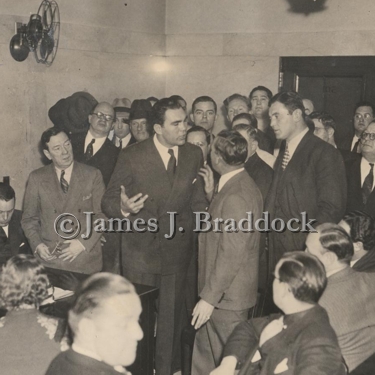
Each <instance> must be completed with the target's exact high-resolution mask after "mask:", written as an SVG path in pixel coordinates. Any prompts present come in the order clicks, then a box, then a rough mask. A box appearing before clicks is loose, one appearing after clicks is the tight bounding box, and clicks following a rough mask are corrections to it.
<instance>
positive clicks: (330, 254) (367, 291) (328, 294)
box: [306, 223, 375, 374]
mask: <svg viewBox="0 0 375 375" xmlns="http://www.w3.org/2000/svg"><path fill="white" fill-rule="evenodd" d="M316 230H317V233H309V235H308V236H307V239H306V250H307V252H309V253H311V254H312V255H315V256H316V257H317V258H318V259H319V260H320V261H321V262H322V263H323V265H324V268H325V271H326V274H327V278H328V283H327V287H326V290H325V291H324V293H323V295H322V297H321V298H320V300H319V304H320V305H321V306H322V307H324V308H325V309H326V310H327V313H328V316H329V321H330V322H331V325H332V328H333V329H334V330H335V332H336V335H337V338H338V341H339V345H340V348H341V353H342V355H343V357H344V359H345V362H346V364H347V365H348V367H349V371H353V370H354V369H355V368H356V367H357V366H359V365H360V364H361V363H362V362H364V361H365V360H366V359H368V358H369V357H371V356H372V355H373V354H374V353H375V347H374V345H373V343H374V341H375V315H374V310H375V290H374V284H375V274H374V273H367V272H357V271H355V270H354V269H352V268H350V261H351V259H352V257H353V252H354V250H353V243H352V241H351V239H350V236H349V235H348V234H347V233H346V232H345V230H344V229H343V228H342V227H340V226H339V225H335V224H331V223H325V224H322V225H319V226H317V227H316ZM374 365H375V362H373V366H374ZM373 369H374V367H373ZM372 373H373V372H371V374H372Z"/></svg>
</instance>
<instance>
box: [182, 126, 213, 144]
mask: <svg viewBox="0 0 375 375" xmlns="http://www.w3.org/2000/svg"><path fill="white" fill-rule="evenodd" d="M191 133H203V134H204V135H205V137H206V142H207V144H208V145H209V144H210V143H211V135H210V133H209V132H208V130H206V129H205V128H203V127H202V126H199V125H194V126H192V127H191V128H190V129H189V130H188V131H187V133H186V136H188V135H189V134H191Z"/></svg>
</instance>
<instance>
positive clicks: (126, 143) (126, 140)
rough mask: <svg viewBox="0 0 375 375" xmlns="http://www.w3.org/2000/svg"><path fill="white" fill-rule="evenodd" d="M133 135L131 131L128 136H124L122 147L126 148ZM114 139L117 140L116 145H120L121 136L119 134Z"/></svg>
mask: <svg viewBox="0 0 375 375" xmlns="http://www.w3.org/2000/svg"><path fill="white" fill-rule="evenodd" d="M131 137H132V134H131V133H129V134H128V135H127V136H126V137H124V138H122V148H125V147H126V146H127V145H128V143H129V142H130V139H131ZM114 140H115V142H114V143H115V146H116V147H120V138H119V137H117V136H114Z"/></svg>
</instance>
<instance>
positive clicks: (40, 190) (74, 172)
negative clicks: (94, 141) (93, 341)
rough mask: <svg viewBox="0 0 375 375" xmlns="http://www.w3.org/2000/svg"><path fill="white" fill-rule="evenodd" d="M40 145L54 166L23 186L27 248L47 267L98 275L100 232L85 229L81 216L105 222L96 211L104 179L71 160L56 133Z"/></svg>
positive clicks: (67, 146) (64, 141) (67, 143)
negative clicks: (96, 273) (89, 214)
mask: <svg viewBox="0 0 375 375" xmlns="http://www.w3.org/2000/svg"><path fill="white" fill-rule="evenodd" d="M41 146H42V149H43V153H44V155H45V156H46V157H47V158H48V159H49V160H51V161H52V163H51V164H49V165H47V166H45V167H42V168H39V169H37V170H35V171H33V172H31V173H30V176H29V180H28V183H27V187H26V193H25V200H24V210H23V215H22V222H21V223H22V228H23V230H24V232H25V235H26V237H27V238H28V240H29V243H30V246H31V249H32V250H33V252H34V254H35V257H36V258H37V259H38V260H39V261H40V262H41V263H42V264H43V265H44V266H46V267H52V268H58V269H63V270H67V271H74V272H81V273H87V274H91V273H94V272H98V271H100V270H101V269H102V250H101V242H100V237H101V233H98V232H96V231H95V230H93V228H91V226H90V224H87V216H86V214H85V212H91V213H93V218H94V219H93V220H96V219H103V220H104V219H105V216H104V214H103V213H102V212H101V208H100V202H101V199H102V196H103V193H104V184H103V178H102V175H101V173H100V171H99V170H98V169H96V168H93V167H90V166H88V165H85V164H81V163H78V162H77V161H74V159H73V150H72V145H71V143H70V139H69V138H68V136H67V135H66V133H65V132H63V131H61V130H60V129H57V128H50V129H47V130H46V131H45V132H43V134H42V137H41ZM63 220H65V224H64V222H63ZM66 220H68V221H69V220H70V223H69V222H67V221H66ZM76 220H77V221H76ZM88 225H89V226H88ZM90 233H91V234H90ZM72 234H73V235H75V236H73V237H72ZM69 238H70V239H69Z"/></svg>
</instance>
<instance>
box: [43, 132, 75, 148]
mask: <svg viewBox="0 0 375 375" xmlns="http://www.w3.org/2000/svg"><path fill="white" fill-rule="evenodd" d="M60 133H64V134H66V136H67V137H68V138H69V135H68V134H67V133H66V132H65V131H64V130H61V129H59V128H49V129H47V130H45V131H44V132H43V134H42V137H41V138H40V146H41V148H42V150H47V151H48V146H47V143H48V142H49V141H50V140H51V137H54V136H55V135H57V134H60Z"/></svg>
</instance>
